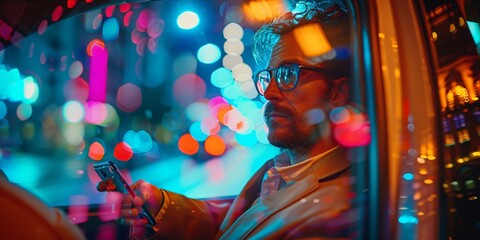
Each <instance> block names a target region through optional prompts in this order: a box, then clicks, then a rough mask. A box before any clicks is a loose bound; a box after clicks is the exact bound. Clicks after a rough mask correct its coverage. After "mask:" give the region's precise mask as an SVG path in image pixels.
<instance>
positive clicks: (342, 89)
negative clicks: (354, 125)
mask: <svg viewBox="0 0 480 240" xmlns="http://www.w3.org/2000/svg"><path fill="white" fill-rule="evenodd" d="M331 84H332V92H331V93H332V94H331V95H330V103H331V104H332V105H333V106H342V105H345V104H347V103H348V102H349V97H350V96H349V94H350V86H349V84H348V79H347V78H346V77H340V78H337V79H335V80H333V81H332V83H331Z"/></svg>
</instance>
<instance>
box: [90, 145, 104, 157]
mask: <svg viewBox="0 0 480 240" xmlns="http://www.w3.org/2000/svg"><path fill="white" fill-rule="evenodd" d="M104 156H105V147H104V146H103V144H102V143H100V142H93V143H92V144H91V145H90V148H89V149H88V157H90V158H91V159H92V160H95V161H100V160H102V159H103V157H104Z"/></svg>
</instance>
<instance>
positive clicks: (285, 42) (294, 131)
mask: <svg viewBox="0 0 480 240" xmlns="http://www.w3.org/2000/svg"><path fill="white" fill-rule="evenodd" d="M285 63H296V64H301V65H304V66H315V67H321V64H317V65H312V64H311V63H310V64H309V59H308V58H307V57H306V56H305V55H304V54H303V53H302V51H301V50H300V48H299V46H298V45H297V42H296V40H295V38H294V37H293V34H292V33H287V34H285V35H283V36H282V37H281V39H280V40H279V42H278V43H277V45H276V46H275V47H274V49H273V51H272V57H271V59H270V63H269V66H268V68H277V67H278V66H279V65H280V64H285ZM330 80H331V79H330V77H329V76H326V75H325V74H322V73H318V72H315V71H309V70H306V69H303V70H301V71H300V75H299V77H298V84H297V87H296V88H295V89H294V90H293V91H290V92H284V91H281V90H280V89H279V88H278V86H277V84H276V83H275V80H274V79H272V80H271V82H270V84H269V85H268V87H267V89H266V90H265V93H264V96H265V98H266V99H267V100H268V102H267V104H266V106H265V121H266V124H267V126H268V128H269V134H268V140H269V141H270V143H271V144H272V145H274V146H277V147H280V148H289V149H291V148H296V147H304V146H308V145H310V144H313V143H314V142H315V141H317V140H318V138H320V137H321V136H323V135H325V134H326V132H325V131H327V132H328V128H327V127H326V126H328V124H327V123H326V120H324V121H323V122H321V121H319V119H314V117H315V116H317V117H318V116H319V114H318V113H320V112H323V113H324V115H323V116H327V114H328V112H329V110H330V108H331V107H330V104H329V101H330V93H331V92H330V90H329V89H328V86H329V85H330V84H329V81H330ZM321 115H322V114H320V117H322V116H321ZM312 117H313V119H312ZM325 119H326V117H325ZM320 120H321V119H320Z"/></svg>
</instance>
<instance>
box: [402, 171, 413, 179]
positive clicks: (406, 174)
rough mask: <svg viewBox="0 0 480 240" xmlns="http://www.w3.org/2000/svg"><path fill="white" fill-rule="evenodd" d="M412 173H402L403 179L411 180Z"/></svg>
mask: <svg viewBox="0 0 480 240" xmlns="http://www.w3.org/2000/svg"><path fill="white" fill-rule="evenodd" d="M413 177H414V176H413V174H411V173H405V174H403V179H405V180H407V181H410V180H413Z"/></svg>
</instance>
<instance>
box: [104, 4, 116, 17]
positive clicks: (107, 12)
mask: <svg viewBox="0 0 480 240" xmlns="http://www.w3.org/2000/svg"><path fill="white" fill-rule="evenodd" d="M114 11H115V5H112V6H108V7H106V8H105V16H106V17H111V16H113V12H114Z"/></svg>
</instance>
